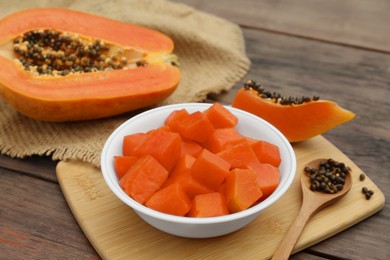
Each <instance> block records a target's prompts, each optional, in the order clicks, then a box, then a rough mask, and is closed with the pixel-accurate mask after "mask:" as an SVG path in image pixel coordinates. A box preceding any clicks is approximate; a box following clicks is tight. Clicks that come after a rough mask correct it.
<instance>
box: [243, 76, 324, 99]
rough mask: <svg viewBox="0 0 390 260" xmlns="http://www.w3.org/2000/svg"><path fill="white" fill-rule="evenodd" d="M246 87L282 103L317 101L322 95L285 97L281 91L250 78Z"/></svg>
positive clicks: (262, 96)
mask: <svg viewBox="0 0 390 260" xmlns="http://www.w3.org/2000/svg"><path fill="white" fill-rule="evenodd" d="M244 88H245V89H247V90H249V89H253V90H255V91H256V92H257V93H258V95H259V96H260V97H261V98H266V99H270V100H272V101H273V102H275V103H279V104H281V105H300V104H303V103H307V102H310V101H317V100H319V99H320V97H318V96H314V97H312V98H310V97H306V96H302V97H283V96H282V95H281V94H280V93H277V92H270V91H267V90H266V89H265V88H264V87H263V86H262V85H261V84H257V83H256V82H255V81H253V80H248V81H247V82H246V83H245V84H244Z"/></svg>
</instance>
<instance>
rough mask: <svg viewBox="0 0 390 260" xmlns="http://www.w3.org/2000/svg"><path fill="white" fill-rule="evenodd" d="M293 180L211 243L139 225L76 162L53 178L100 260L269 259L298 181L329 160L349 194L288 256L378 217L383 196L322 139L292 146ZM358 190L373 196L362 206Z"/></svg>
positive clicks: (92, 171)
mask: <svg viewBox="0 0 390 260" xmlns="http://www.w3.org/2000/svg"><path fill="white" fill-rule="evenodd" d="M293 148H294V150H295V152H296V157H297V175H296V178H295V180H294V182H293V184H292V185H291V187H290V189H289V190H288V191H287V193H286V194H285V195H284V196H283V197H282V198H281V199H280V200H279V201H277V203H276V204H274V205H272V206H271V207H269V208H268V209H267V210H266V211H264V212H263V213H262V214H261V215H260V216H259V217H258V218H257V219H256V220H255V221H254V222H252V223H250V224H249V225H247V226H246V227H244V228H243V229H241V230H239V231H237V232H235V233H232V234H228V235H225V236H221V237H216V238H208V239H189V238H182V237H176V236H172V235H168V234H166V233H163V232H161V231H159V230H157V229H155V228H153V227H151V226H149V225H148V224H147V223H146V222H144V221H143V220H141V219H140V218H139V217H138V216H137V215H136V214H135V213H134V212H133V211H132V209H131V208H129V207H128V206H126V205H125V204H124V203H122V202H121V201H120V200H119V199H117V198H116V197H115V196H114V194H113V193H111V191H110V190H109V188H108V186H106V184H105V182H104V180H103V177H102V175H101V172H100V170H99V169H98V168H96V167H94V166H92V165H90V164H88V163H83V162H79V161H71V162H60V163H59V164H58V166H57V176H58V180H59V182H60V185H61V188H62V190H63V193H64V195H65V197H66V200H67V202H68V204H69V206H70V208H71V210H72V212H73V214H74V216H75V217H76V219H77V221H78V223H79V224H80V226H81V228H82V229H83V231H84V233H85V235H86V236H87V237H88V239H89V240H90V242H91V243H92V245H93V246H94V247H95V249H96V251H97V252H98V253H99V255H100V256H101V257H102V258H104V259H138V258H142V259H183V258H184V257H185V258H190V259H192V258H193V259H215V258H217V257H218V259H232V258H238V257H239V258H242V259H247V258H249V257H252V258H256V259H267V258H270V257H271V256H272V254H273V252H274V251H275V249H276V247H277V246H278V244H279V243H280V241H281V239H282V238H283V236H284V234H285V233H286V231H287V230H288V228H289V227H290V225H291V223H292V222H293V221H294V219H295V217H296V216H297V214H298V210H299V208H300V205H301V199H302V198H301V190H300V184H299V175H300V174H301V172H302V171H303V167H304V165H305V163H307V162H309V161H311V160H312V159H315V158H333V159H335V160H337V161H342V162H345V163H346V165H347V166H350V167H351V169H352V172H353V173H352V174H353V175H352V177H353V178H352V179H353V186H352V188H351V191H350V192H349V193H348V194H347V196H345V197H344V198H343V199H341V200H340V201H338V202H337V203H336V204H333V205H332V206H330V207H328V208H325V209H323V210H322V211H320V212H319V213H317V214H316V215H315V216H314V217H313V218H312V219H311V220H310V221H309V223H308V225H307V226H306V228H305V229H304V231H303V233H302V235H301V237H300V239H299V241H298V243H297V245H296V247H295V249H294V252H297V251H300V250H302V249H304V248H306V247H309V246H311V245H313V244H315V243H318V242H319V241H322V240H324V239H326V238H328V237H330V236H332V235H334V234H336V233H338V232H340V231H342V230H344V229H346V228H348V227H350V226H352V225H354V224H356V223H358V222H360V221H362V220H363V219H365V218H367V217H369V216H370V215H372V214H374V213H375V212H377V211H379V210H380V209H381V208H382V207H383V206H384V202H385V197H384V195H383V193H382V192H381V191H380V190H379V189H378V187H377V186H376V185H375V184H374V183H373V182H372V181H371V180H370V179H369V178H368V176H367V177H366V179H365V180H364V181H360V180H359V175H360V174H361V173H363V171H362V170H361V169H359V168H358V167H357V166H356V165H355V163H353V162H352V161H351V160H350V159H349V158H348V157H347V156H346V155H344V154H343V153H342V152H341V151H340V150H338V149H337V148H336V147H335V146H334V145H333V144H331V143H330V142H329V141H327V140H326V139H325V138H323V137H322V136H318V137H315V138H313V139H310V140H307V141H305V142H302V143H298V144H294V145H293ZM363 186H366V187H368V188H369V189H372V190H373V191H374V192H375V194H374V195H373V196H372V198H371V199H370V200H366V199H365V197H364V194H363V193H362V192H361V189H362V187H363Z"/></svg>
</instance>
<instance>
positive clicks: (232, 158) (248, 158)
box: [217, 143, 259, 168]
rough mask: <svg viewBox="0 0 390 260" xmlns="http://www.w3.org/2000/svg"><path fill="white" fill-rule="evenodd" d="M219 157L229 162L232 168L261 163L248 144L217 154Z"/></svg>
mask: <svg viewBox="0 0 390 260" xmlns="http://www.w3.org/2000/svg"><path fill="white" fill-rule="evenodd" d="M217 155H218V156H220V157H221V158H223V159H225V160H226V161H228V162H229V163H230V165H231V166H232V168H242V167H245V165H246V164H248V163H252V162H259V160H258V159H257V157H256V154H255V153H254V152H253V149H252V147H251V146H250V145H249V144H248V143H242V144H238V145H235V146H233V147H231V148H228V149H225V150H223V151H221V152H219V153H217Z"/></svg>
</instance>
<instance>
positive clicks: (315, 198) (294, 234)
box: [272, 159, 352, 260]
mask: <svg viewBox="0 0 390 260" xmlns="http://www.w3.org/2000/svg"><path fill="white" fill-rule="evenodd" d="M323 160H326V159H317V160H314V161H311V162H310V163H308V164H307V166H308V167H310V168H318V166H319V164H320V162H321V161H323ZM351 186H352V178H351V172H349V173H348V174H347V175H346V177H345V184H344V187H343V189H342V190H341V191H338V192H336V193H333V194H329V193H324V192H320V191H312V190H310V179H309V177H308V176H307V175H306V174H305V173H302V175H301V188H302V195H303V202H302V206H301V209H300V211H299V213H298V216H297V218H296V219H295V221H294V222H293V224H292V225H291V227H290V229H289V231H288V232H287V234H286V235H285V237H284V238H283V240H282V242H281V243H280V245H279V247H278V248H277V249H276V251H275V254H274V256H273V257H272V259H275V260H281V259H288V257H289V256H290V254H291V252H292V250H293V248H294V246H295V244H296V242H297V240H298V238H299V236H300V235H301V233H302V230H303V228H304V226H305V225H306V223H307V221H308V220H309V219H310V217H312V216H313V215H314V214H315V213H316V212H318V211H319V210H320V209H322V208H324V207H326V206H329V205H330V204H332V203H334V202H336V201H337V200H338V199H340V198H342V197H343V196H344V195H345V194H347V193H348V191H349V190H350V189H351Z"/></svg>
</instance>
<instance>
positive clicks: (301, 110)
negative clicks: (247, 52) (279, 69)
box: [232, 81, 355, 142]
mask: <svg viewBox="0 0 390 260" xmlns="http://www.w3.org/2000/svg"><path fill="white" fill-rule="evenodd" d="M232 106H233V107H235V108H239V109H242V110H244V111H247V112H249V113H252V114H254V115H256V116H258V117H260V118H262V119H264V120H266V121H268V122H269V123H271V124H272V125H274V126H275V127H276V128H277V129H278V130H279V131H280V132H282V133H283V134H284V135H285V137H286V138H287V139H288V140H289V141H290V142H299V141H304V140H306V139H309V138H312V137H314V136H317V135H320V134H322V133H325V132H326V131H328V130H330V129H332V128H335V127H336V126H338V125H340V124H343V123H345V122H347V121H350V120H352V119H353V118H354V117H355V114H354V113H353V112H351V111H348V110H346V109H344V108H342V107H340V106H339V105H338V104H337V103H336V102H333V101H330V100H320V99H318V98H316V97H314V98H308V97H306V98H305V97H302V98H299V99H293V98H289V99H284V98H282V97H281V96H280V95H279V94H275V93H272V94H271V93H269V92H267V93H266V92H263V89H261V88H260V87H259V85H256V83H255V82H253V81H248V83H246V84H245V85H244V87H242V88H241V89H240V90H239V91H238V92H237V94H236V95H235V97H234V100H233V103H232Z"/></svg>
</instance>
